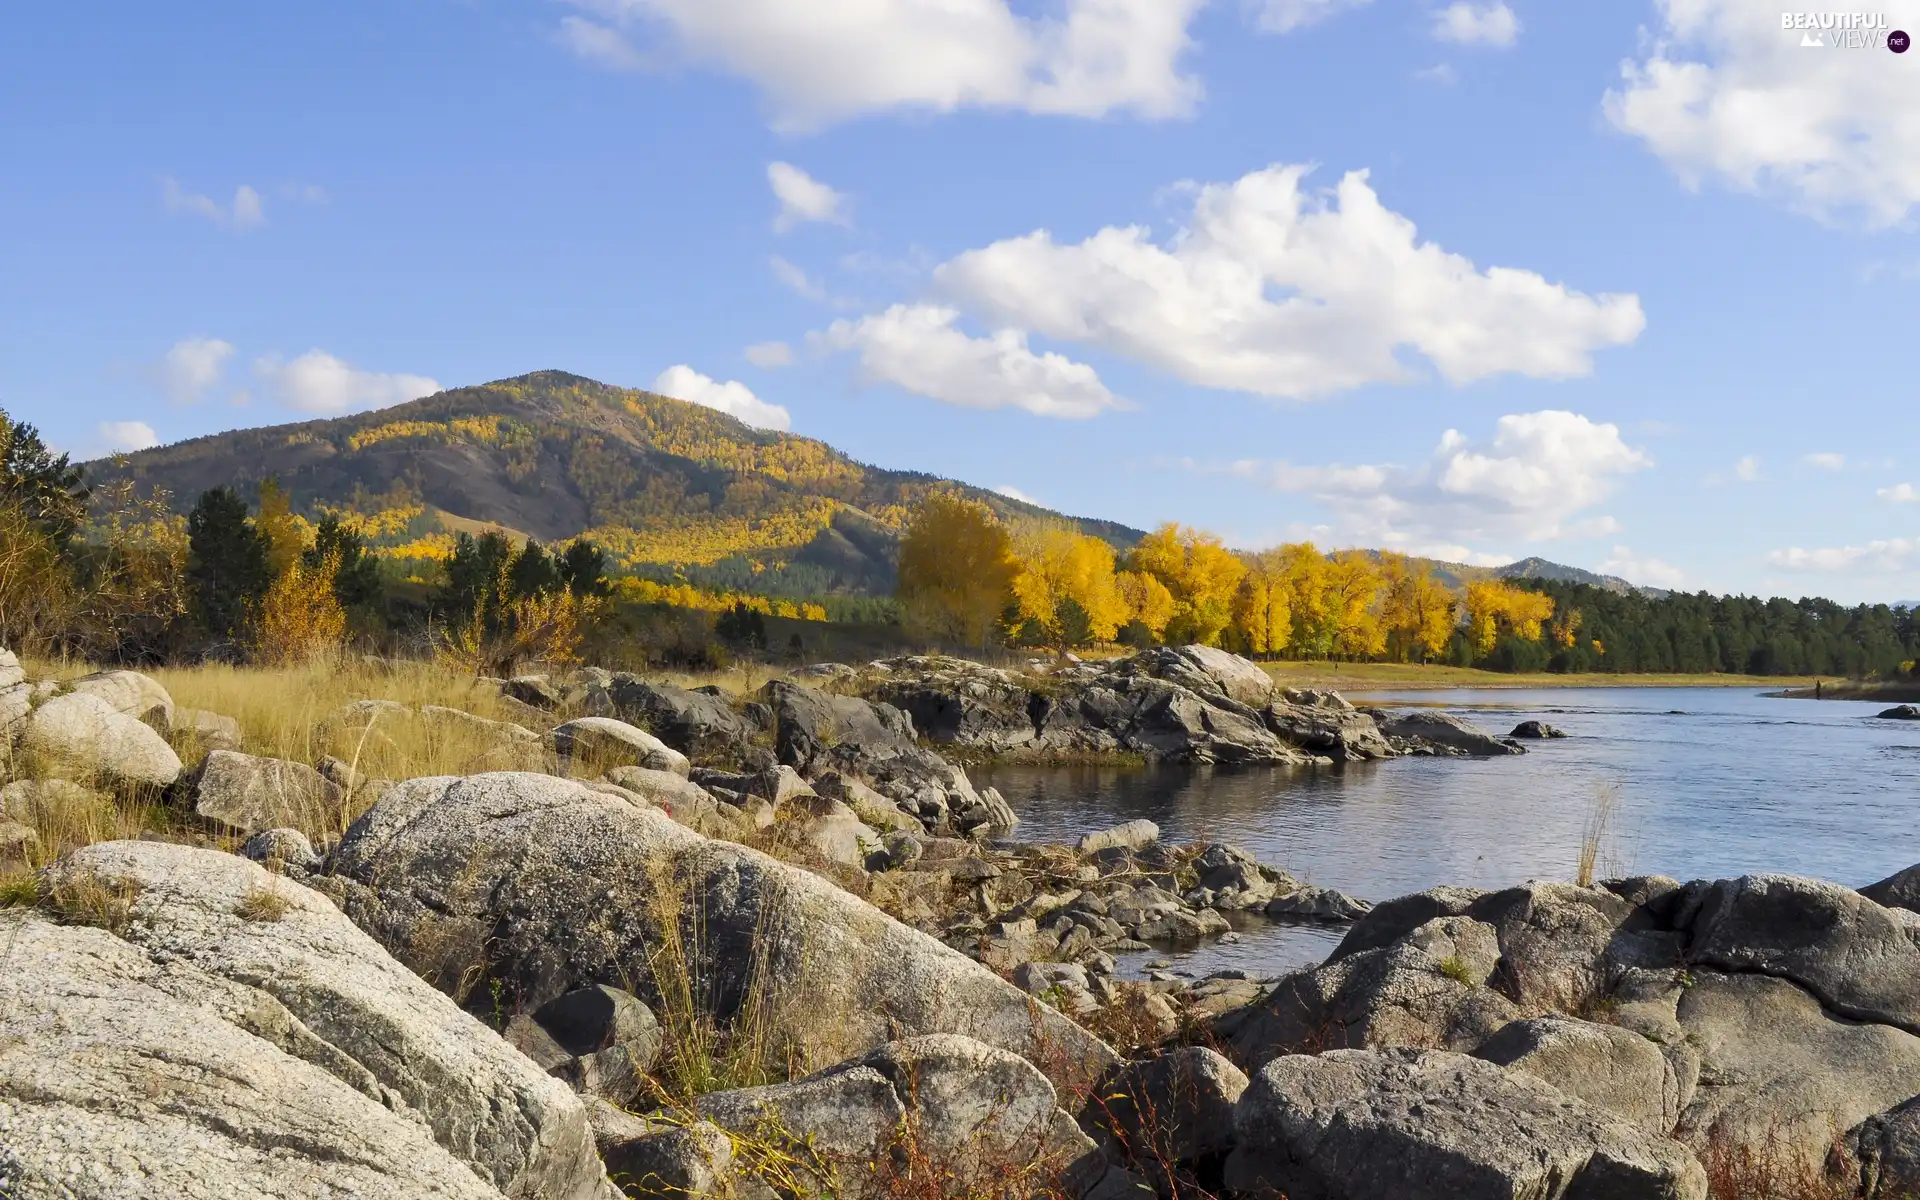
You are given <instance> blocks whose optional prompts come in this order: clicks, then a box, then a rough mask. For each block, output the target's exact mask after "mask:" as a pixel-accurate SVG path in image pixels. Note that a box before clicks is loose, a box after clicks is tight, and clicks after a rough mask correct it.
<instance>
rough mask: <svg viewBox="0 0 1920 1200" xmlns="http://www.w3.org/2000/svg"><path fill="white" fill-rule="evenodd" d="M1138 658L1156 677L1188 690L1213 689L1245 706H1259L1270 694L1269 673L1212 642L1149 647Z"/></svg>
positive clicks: (1144, 667) (1271, 690)
mask: <svg viewBox="0 0 1920 1200" xmlns="http://www.w3.org/2000/svg"><path fill="white" fill-rule="evenodd" d="M1138 661H1139V665H1140V666H1141V667H1142V668H1143V669H1145V670H1147V671H1148V672H1149V673H1150V674H1152V675H1153V677H1154V678H1156V679H1164V680H1166V681H1168V682H1169V683H1176V684H1179V685H1180V686H1182V687H1185V688H1187V689H1188V690H1190V691H1195V692H1200V693H1203V694H1204V693H1209V692H1211V693H1216V694H1218V695H1221V696H1224V697H1226V698H1227V699H1228V700H1231V701H1233V702H1234V703H1236V704H1244V705H1246V706H1247V707H1248V708H1259V707H1260V706H1261V705H1263V704H1265V703H1266V702H1267V699H1268V698H1269V697H1270V696H1272V695H1273V687H1274V684H1273V677H1272V676H1271V675H1268V674H1267V673H1266V672H1265V671H1263V670H1261V669H1260V668H1259V667H1258V666H1257V665H1256V664H1254V663H1251V662H1249V661H1247V660H1246V659H1244V658H1241V657H1240V656H1239V655H1237V654H1229V653H1228V652H1227V651H1225V650H1221V649H1219V648H1217V647H1214V646H1180V647H1178V648H1174V647H1168V648H1166V649H1164V650H1150V651H1147V652H1146V653H1144V654H1142V655H1140V656H1139V658H1138Z"/></svg>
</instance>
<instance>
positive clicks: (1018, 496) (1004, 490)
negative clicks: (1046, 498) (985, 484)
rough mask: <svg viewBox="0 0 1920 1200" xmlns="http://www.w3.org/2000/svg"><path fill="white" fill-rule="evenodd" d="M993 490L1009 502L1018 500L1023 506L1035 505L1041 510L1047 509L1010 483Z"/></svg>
mask: <svg viewBox="0 0 1920 1200" xmlns="http://www.w3.org/2000/svg"><path fill="white" fill-rule="evenodd" d="M993 490H994V491H996V492H998V493H1000V494H1001V495H1002V496H1005V497H1006V498H1007V499H1009V500H1018V501H1019V502H1020V503H1022V504H1031V505H1034V506H1035V507H1040V508H1043V507H1045V506H1044V505H1042V504H1041V503H1040V502H1039V501H1038V500H1035V499H1034V498H1033V497H1032V496H1029V495H1027V494H1026V493H1025V492H1023V491H1021V490H1020V489H1019V488H1017V487H1015V486H1013V485H1012V484H1010V483H1003V484H1001V485H1000V486H999V487H997V488H994V489H993Z"/></svg>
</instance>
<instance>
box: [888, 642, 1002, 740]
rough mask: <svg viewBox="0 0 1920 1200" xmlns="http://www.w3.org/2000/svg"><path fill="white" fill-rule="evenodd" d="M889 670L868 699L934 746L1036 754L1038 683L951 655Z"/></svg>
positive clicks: (891, 665)
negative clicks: (908, 722)
mask: <svg viewBox="0 0 1920 1200" xmlns="http://www.w3.org/2000/svg"><path fill="white" fill-rule="evenodd" d="M884 665H885V667H886V668H887V669H886V670H885V671H882V672H879V673H878V674H877V675H876V677H875V680H874V682H873V683H872V684H871V685H870V686H869V687H868V688H867V689H866V695H867V696H868V698H869V699H873V700H878V701H881V702H882V703H885V704H890V705H892V706H893V707H895V708H897V709H899V710H900V711H902V712H904V713H906V714H907V716H908V717H909V718H911V719H912V721H913V728H914V729H915V730H916V731H917V732H918V733H920V734H921V735H922V736H924V737H925V738H927V739H928V740H929V741H932V742H935V743H937V744H943V745H944V744H959V745H963V746H971V747H975V748H978V749H981V750H985V751H988V752H990V753H994V754H1007V753H1013V752H1017V751H1020V750H1024V749H1029V748H1032V747H1033V746H1034V744H1035V742H1036V739H1038V737H1039V730H1038V728H1037V727H1036V722H1035V720H1034V709H1035V707H1036V704H1037V702H1038V701H1039V699H1040V697H1039V696H1038V695H1037V694H1036V692H1035V690H1034V689H1035V687H1037V686H1038V683H1037V681H1036V680H1033V679H1031V678H1029V677H1023V676H1020V675H1016V674H1015V673H1013V672H1012V671H1006V670H1002V669H1000V668H998V667H988V666H983V665H981V664H980V663H976V662H970V661H968V660H967V659H964V658H951V657H948V656H945V655H913V656H910V657H907V658H896V659H888V660H887V661H886V662H885V664H884Z"/></svg>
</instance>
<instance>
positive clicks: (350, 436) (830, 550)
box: [88, 371, 1142, 594]
mask: <svg viewBox="0 0 1920 1200" xmlns="http://www.w3.org/2000/svg"><path fill="white" fill-rule="evenodd" d="M88 469H89V472H90V474H91V475H92V476H93V477H94V478H96V479H100V480H113V479H116V478H121V477H128V476H130V477H132V478H133V479H134V480H135V481H136V482H138V483H140V484H142V485H155V486H159V487H163V488H165V489H167V490H168V491H169V492H170V493H171V494H172V496H173V503H174V505H175V507H176V508H179V509H182V510H184V509H185V508H187V507H189V506H191V504H192V502H193V499H194V497H195V496H197V495H198V494H199V493H200V492H202V491H205V490H206V489H208V488H212V487H217V486H219V485H222V484H230V485H233V486H235V487H237V488H239V489H241V491H242V494H246V495H251V493H252V491H253V490H254V489H255V488H256V487H257V485H258V484H259V483H260V482H261V481H263V480H265V479H268V478H274V479H277V480H278V481H279V483H280V485H281V486H282V487H284V488H286V489H287V490H288V491H289V492H290V493H291V495H292V498H293V504H294V508H295V510H296V511H298V512H301V513H303V514H305V515H307V516H309V517H318V516H319V515H320V514H321V513H323V512H326V511H334V512H340V513H343V514H348V515H350V516H351V519H352V520H353V521H355V522H356V523H357V524H358V525H359V527H360V528H361V529H362V530H363V531H364V532H366V533H367V534H368V536H369V537H370V539H371V540H372V541H373V543H374V544H375V545H376V546H377V547H379V548H380V550H381V552H382V553H383V554H385V555H386V556H387V557H390V558H395V559H400V560H421V561H423V562H424V561H425V560H433V559H438V558H443V557H445V555H446V554H447V553H448V552H449V551H450V549H451V547H452V544H453V540H454V537H455V535H457V534H459V533H461V532H478V531H480V530H485V529H497V530H501V531H504V532H507V533H509V534H511V535H515V536H520V537H535V538H538V539H540V540H541V541H544V542H554V541H561V540H565V539H568V538H573V537H576V536H581V535H586V536H589V537H591V538H593V539H594V540H595V541H596V542H599V543H600V544H601V545H603V546H605V547H606V548H607V549H608V550H609V552H610V553H611V554H612V555H613V556H614V557H615V559H617V560H618V561H619V562H620V564H621V565H623V566H625V567H627V568H629V569H633V570H638V571H641V572H643V573H652V574H663V573H668V572H670V571H672V570H674V569H676V568H677V569H681V570H683V571H684V572H685V573H686V574H687V575H688V576H689V577H690V578H693V579H694V580H695V582H705V583H711V584H715V585H720V586H744V585H748V584H751V585H752V586H753V587H754V589H755V590H758V591H773V592H778V591H787V592H791V593H798V594H808V593H821V594H824V593H827V592H870V591H886V590H890V589H891V586H892V575H893V565H892V564H893V559H894V556H895V552H896V549H897V545H898V541H899V531H900V529H901V527H902V526H903V524H904V522H905V520H906V516H907V514H908V512H909V511H910V510H911V508H912V507H913V506H914V505H915V504H916V503H918V501H919V500H920V498H921V497H923V496H924V495H926V494H927V493H928V492H929V491H931V490H933V489H935V488H941V487H954V488H958V489H959V490H961V491H963V492H964V493H966V494H967V495H968V496H971V497H973V498H975V499H978V500H981V501H984V502H985V503H986V504H988V505H990V506H991V507H992V508H993V509H994V510H995V511H996V512H998V513H999V514H1000V515H1001V516H1002V517H1003V518H1022V517H1026V518H1034V517H1039V518H1056V519H1069V520H1071V518H1059V514H1056V513H1052V512H1050V511H1049V510H1047V509H1043V508H1039V507H1037V506H1035V505H1032V504H1028V503H1026V502H1024V501H1020V500H1014V499H1011V498H1009V497H1006V496H1002V495H999V494H997V493H994V492H989V491H985V490H983V489H980V488H975V487H969V486H967V485H964V484H958V483H955V482H953V481H951V480H946V479H941V478H939V477H937V476H933V475H927V474H922V473H919V472H912V471H890V470H885V469H882V468H879V467H872V466H868V465H866V464H864V463H859V462H855V461H854V460H853V459H851V458H849V457H847V456H846V455H844V454H842V453H841V452H840V451H838V450H835V449H834V448H833V447H831V446H829V445H827V444H826V443H824V442H820V441H816V440H814V439H812V438H804V437H797V436H795V435H793V434H788V433H778V432H773V431H768V430H761V429H754V428H751V427H750V426H747V425H744V424H742V423H741V422H739V421H738V420H735V419H734V418H733V417H730V416H728V415H726V414H725V413H721V412H718V411H716V410H714V409H710V408H705V407H702V406H700V405H697V404H689V403H687V402H685V401H682V400H674V399H671V398H669V397H666V396H659V395H655V394H653V393H651V392H643V391H635V390H631V389H627V388H617V387H610V386H608V385H606V384H602V383H596V382H594V381H593V380H591V379H583V378H581V377H580V376H577V375H569V374H566V373H564V372H561V371H539V372H535V373H533V374H531V375H522V376H518V377H516V378H513V379H503V380H499V381H497V382H494V383H487V384H482V385H479V386H477V387H464V388H455V389H453V390H451V391H446V392H440V393H438V394H436V395H433V396H428V397H426V398H425V399H421V400H415V401H412V402H411V403H408V404H402V405H399V406H397V407H394V408H387V409H381V410H379V411H377V412H369V413H358V414H355V415H352V416H345V417H336V418H333V419H330V420H316V421H306V422H302V423H299V424H293V425H277V426H271V427H268V428H262V429H240V430H233V431H231V432H227V433H219V434H213V435H211V436H208V437H201V438H195V439H193V440H191V441H186V442H180V443H177V444H175V445H171V446H162V447H157V448H155V449H152V450H142V451H139V452H138V453H134V454H130V455H126V456H124V457H121V458H116V459H111V460H101V461H99V462H95V463H90V464H88ZM1074 523H1075V524H1077V525H1078V526H1079V527H1080V528H1081V529H1082V530H1084V531H1085V532H1087V533H1091V534H1094V535H1096V536H1099V537H1102V538H1105V539H1107V540H1108V541H1110V542H1112V543H1113V544H1114V545H1115V546H1117V547H1121V548H1125V547H1127V546H1130V545H1132V544H1133V543H1134V542H1135V541H1137V540H1139V538H1140V537H1141V536H1142V535H1141V533H1140V531H1139V530H1136V529H1130V528H1128V527H1126V526H1124V525H1118V524H1115V523H1113V522H1110V521H1095V520H1075V521H1074Z"/></svg>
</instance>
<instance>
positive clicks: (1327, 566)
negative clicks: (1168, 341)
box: [897, 492, 1916, 677]
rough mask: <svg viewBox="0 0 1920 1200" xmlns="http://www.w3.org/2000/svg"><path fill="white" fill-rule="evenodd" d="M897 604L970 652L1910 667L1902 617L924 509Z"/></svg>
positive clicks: (1738, 667)
mask: <svg viewBox="0 0 1920 1200" xmlns="http://www.w3.org/2000/svg"><path fill="white" fill-rule="evenodd" d="M899 580H900V582H899V589H898V592H897V599H898V600H899V602H900V604H901V606H902V608H903V610H904V612H905V613H906V614H907V618H908V620H909V621H910V623H912V624H913V625H915V626H916V627H917V628H918V629H919V630H921V631H922V632H924V633H926V634H928V635H931V636H935V637H939V638H943V639H947V640H949V641H952V642H956V643H960V644H964V645H968V646H977V647H984V646H987V645H989V644H993V643H996V642H999V643H1005V644H1011V645H1028V646H1053V647H1059V648H1072V647H1081V646H1087V645H1091V644H1094V643H1098V642H1120V643H1123V644H1127V645H1134V646H1146V645H1152V644H1155V643H1168V644H1185V643H1190V642H1200V643H1204V644H1208V645H1218V646H1222V647H1225V648H1226V649H1229V650H1233V651H1236V652H1238V653H1243V654H1249V655H1252V656H1255V657H1262V658H1293V659H1336V660H1344V661H1350V662H1379V661H1385V662H1410V663H1447V664H1451V665H1457V666H1478V667H1484V668H1488V669H1492V670H1501V671H1560V672H1582V671H1611V672H1632V671H1648V672H1697V673H1705V672H1725V673H1731V674H1758V675H1782V674H1785V675H1793V674H1829V675H1849V676H1857V677H1858V676H1868V675H1883V676H1890V675H1895V674H1899V673H1902V672H1911V671H1913V669H1914V664H1913V659H1914V658H1915V650H1916V632H1915V629H1914V614H1912V613H1910V612H1908V611H1907V610H1905V609H1890V608H1888V607H1886V606H1885V605H1881V606H1868V605H1862V606H1858V607H1856V608H1851V609H1849V608H1844V607H1842V606H1840V605H1837V604H1834V603H1832V602H1831V601H1826V600H1801V601H1799V602H1798V603H1795V602H1793V601H1788V600H1767V601H1761V600H1757V599H1753V598H1750V597H1713V596H1708V595H1706V594H1704V593H1703V594H1701V595H1697V596H1688V595H1670V596H1666V597H1664V598H1658V599H1656V598H1652V597H1648V596H1646V595H1643V594H1638V593H1635V594H1631V595H1621V594H1616V593H1614V592H1610V591H1607V590H1605V589H1603V588H1596V587H1591V586H1588V585H1584V584H1577V583H1559V582H1553V581H1546V580H1514V581H1508V580H1501V579H1494V578H1482V579H1472V580H1469V581H1468V582H1466V584H1465V585H1464V586H1462V587H1457V588H1456V587H1454V586H1451V585H1449V584H1448V583H1447V582H1446V581H1445V580H1443V579H1441V578H1439V577H1437V576H1436V575H1435V574H1434V572H1433V570H1432V568H1431V566H1430V565H1428V564H1427V563H1425V562H1423V561H1421V560H1417V559H1411V558H1408V557H1406V556H1403V555H1398V554H1393V553H1388V552H1381V551H1367V550H1339V551H1333V552H1331V553H1323V552H1321V551H1320V550H1319V549H1317V548H1316V547H1314V546H1313V545H1311V544H1308V543H1298V544H1292V545H1283V546H1279V547H1276V548H1274V549H1271V550H1265V551H1261V552H1258V553H1236V552H1234V551H1232V550H1230V549H1228V548H1227V547H1226V546H1225V545H1224V544H1223V543H1222V542H1221V540H1220V539H1219V538H1218V537H1216V536H1214V535H1212V534H1209V533H1206V532H1204V531H1201V530H1196V529H1190V528H1187V527H1185V526H1181V525H1177V524H1168V525H1162V526H1161V527H1160V528H1158V529H1156V530H1154V531H1153V532H1152V533H1150V534H1148V535H1147V536H1146V537H1144V538H1143V539H1141V541H1140V542H1139V543H1138V544H1137V545H1135V546H1134V547H1133V548H1132V549H1131V550H1129V551H1127V552H1125V553H1124V554H1122V553H1121V552H1119V551H1117V550H1116V549H1115V548H1114V547H1113V546H1112V545H1111V544H1109V543H1107V542H1105V541H1103V540H1101V539H1099V538H1096V537H1092V536H1089V535H1086V534H1083V533H1080V532H1078V531H1077V530H1076V529H1075V528H1073V527H1072V526H1071V525H1070V524H1067V523H1064V522H1045V521H1033V522H1025V523H1017V524H1013V525H1009V524H1007V523H1004V522H1002V521H1001V520H1000V519H999V518H998V517H996V516H995V514H994V513H993V512H992V511H991V510H990V509H989V508H987V506H985V505H983V504H980V503H978V502H975V501H972V500H968V499H967V498H965V497H964V496H961V495H959V494H957V493H950V492H949V493H937V494H935V495H933V496H931V497H929V498H928V499H927V500H926V502H925V503H923V504H922V505H921V506H920V508H919V509H918V510H917V511H916V512H915V514H914V515H913V517H912V519H911V521H910V522H909V524H908V527H907V530H906V534H905V536H904V539H903V541H902V545H901V554H900V571H899Z"/></svg>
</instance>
